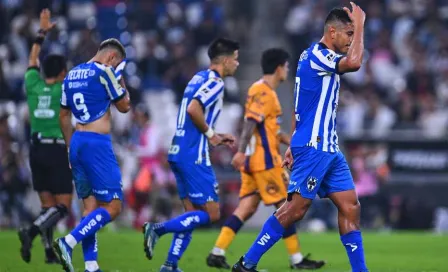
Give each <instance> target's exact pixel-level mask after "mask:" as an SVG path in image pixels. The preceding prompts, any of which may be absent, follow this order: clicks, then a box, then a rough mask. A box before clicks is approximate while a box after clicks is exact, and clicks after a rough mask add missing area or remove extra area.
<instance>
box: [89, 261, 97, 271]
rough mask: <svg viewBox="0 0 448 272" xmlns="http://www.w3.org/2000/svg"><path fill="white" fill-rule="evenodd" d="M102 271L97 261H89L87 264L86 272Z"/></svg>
mask: <svg viewBox="0 0 448 272" xmlns="http://www.w3.org/2000/svg"><path fill="white" fill-rule="evenodd" d="M98 269H100V267H99V266H98V263H97V262H96V261H87V262H86V270H87V271H89V272H94V271H97V270H98Z"/></svg>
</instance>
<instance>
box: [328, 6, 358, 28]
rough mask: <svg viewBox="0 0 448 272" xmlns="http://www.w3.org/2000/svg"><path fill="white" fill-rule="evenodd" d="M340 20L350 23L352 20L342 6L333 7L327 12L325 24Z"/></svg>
mask: <svg viewBox="0 0 448 272" xmlns="http://www.w3.org/2000/svg"><path fill="white" fill-rule="evenodd" d="M334 22H341V23H343V24H347V23H351V22H352V20H351V19H350V17H349V16H348V14H347V12H346V11H345V10H343V9H342V8H333V9H332V10H331V11H330V13H328V15H327V18H326V19H325V26H327V25H328V24H330V23H334Z"/></svg>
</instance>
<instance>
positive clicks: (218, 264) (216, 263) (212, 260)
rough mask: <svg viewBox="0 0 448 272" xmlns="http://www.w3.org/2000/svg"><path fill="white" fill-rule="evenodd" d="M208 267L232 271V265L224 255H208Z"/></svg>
mask: <svg viewBox="0 0 448 272" xmlns="http://www.w3.org/2000/svg"><path fill="white" fill-rule="evenodd" d="M207 265H208V266H209V267H215V268H224V269H230V265H229V264H228V263H227V261H226V256H224V255H221V256H220V255H214V254H212V253H210V254H208V257H207Z"/></svg>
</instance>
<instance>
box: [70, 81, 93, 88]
mask: <svg viewBox="0 0 448 272" xmlns="http://www.w3.org/2000/svg"><path fill="white" fill-rule="evenodd" d="M68 87H69V88H70V89H78V88H85V87H89V83H88V82H87V81H75V82H69V83H68Z"/></svg>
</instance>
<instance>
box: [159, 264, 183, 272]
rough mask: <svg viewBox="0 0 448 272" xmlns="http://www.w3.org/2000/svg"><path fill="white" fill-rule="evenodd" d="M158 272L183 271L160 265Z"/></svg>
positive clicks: (174, 267)
mask: <svg viewBox="0 0 448 272" xmlns="http://www.w3.org/2000/svg"><path fill="white" fill-rule="evenodd" d="M159 272H183V271H182V270H180V268H179V267H176V266H169V265H162V266H161V267H160V270H159Z"/></svg>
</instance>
